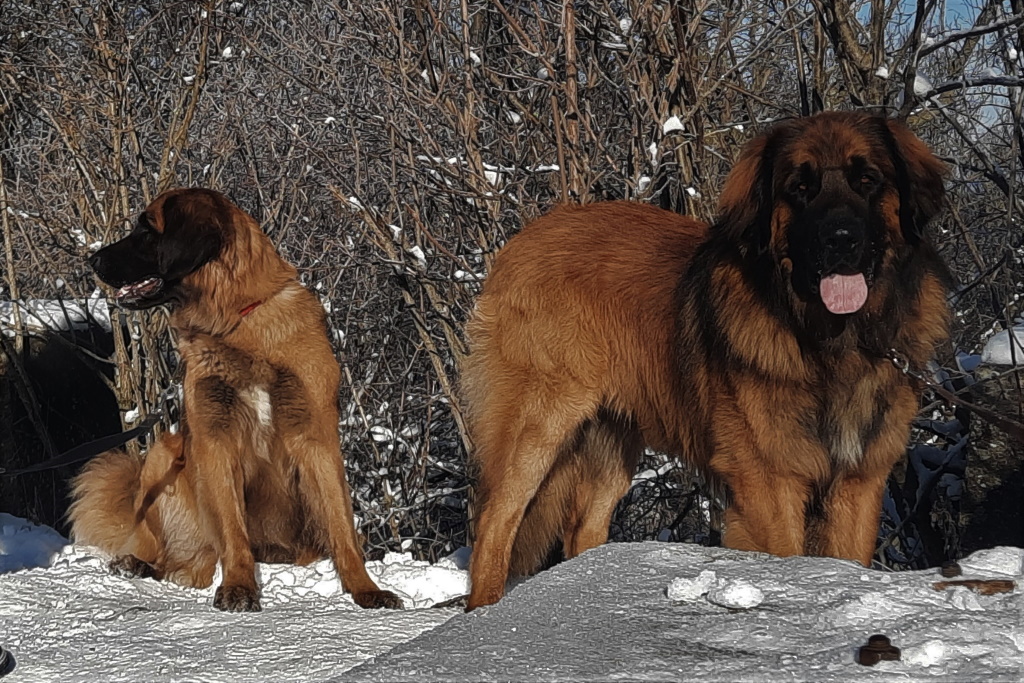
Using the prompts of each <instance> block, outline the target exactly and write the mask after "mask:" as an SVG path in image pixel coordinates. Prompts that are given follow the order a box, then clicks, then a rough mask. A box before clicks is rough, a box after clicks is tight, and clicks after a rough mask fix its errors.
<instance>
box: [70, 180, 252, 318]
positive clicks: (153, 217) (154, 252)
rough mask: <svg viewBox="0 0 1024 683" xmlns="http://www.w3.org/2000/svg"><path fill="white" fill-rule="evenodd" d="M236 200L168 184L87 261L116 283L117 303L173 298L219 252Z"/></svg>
mask: <svg viewBox="0 0 1024 683" xmlns="http://www.w3.org/2000/svg"><path fill="white" fill-rule="evenodd" d="M231 208H232V204H231V202H230V201H228V199H227V198H225V197H224V196H223V195H221V194H220V193H218V192H214V191H213V190H206V189H178V190H169V191H167V192H164V193H163V194H161V195H160V196H159V197H157V198H156V199H155V200H153V202H152V203H151V204H150V205H149V206H147V207H146V210H145V211H143V212H142V213H141V214H139V217H138V219H137V221H136V223H135V228H134V229H133V230H132V231H131V233H129V234H128V236H127V237H125V238H124V239H122V240H119V241H117V242H114V243H113V244H110V245H107V246H106V247H104V248H102V249H100V250H99V251H97V252H96V253H95V254H93V255H92V256H91V257H90V258H89V264H90V265H91V266H92V268H93V270H95V271H96V274H97V275H98V276H99V278H100V279H101V280H103V281H104V282H106V283H107V284H108V285H110V286H112V287H117V288H118V289H117V293H116V294H115V295H114V298H115V299H116V300H117V303H118V305H120V306H124V307H125V308H131V309H136V310H139V309H145V308H152V307H153V306H159V305H160V304H163V303H174V302H175V301H177V300H179V299H180V297H181V295H182V293H183V292H182V283H183V281H184V280H185V278H186V277H188V276H189V275H191V274H192V273H195V272H197V271H198V270H200V269H201V268H202V267H203V266H205V265H206V264H208V263H210V262H211V261H213V260H215V259H216V258H218V256H220V254H221V251H222V250H223V249H224V245H225V244H227V243H228V242H229V240H230V235H229V234H228V233H229V231H231V230H232V229H233V222H232V219H231Z"/></svg>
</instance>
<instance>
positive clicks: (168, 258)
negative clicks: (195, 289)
mask: <svg viewBox="0 0 1024 683" xmlns="http://www.w3.org/2000/svg"><path fill="white" fill-rule="evenodd" d="M220 203H221V200H220V197H219V196H217V195H214V194H213V193H209V192H199V191H192V192H186V193H182V194H177V195H172V196H170V197H168V198H167V199H166V200H164V202H163V204H162V205H161V207H160V214H161V215H160V218H161V223H162V227H163V235H164V238H163V239H161V240H160V243H159V247H158V248H157V260H158V262H159V264H160V272H161V274H162V275H163V277H164V279H166V280H170V281H174V280H180V279H181V278H183V277H185V276H186V275H188V274H190V273H194V272H195V271H197V270H199V269H200V268H202V267H203V266H204V265H206V264H207V263H209V262H210V261H212V260H214V259H216V258H217V257H218V256H219V255H220V252H221V249H222V248H223V246H224V243H225V235H224V232H225V231H226V230H229V229H230V220H229V216H226V215H225V211H223V210H222V207H221V206H220Z"/></svg>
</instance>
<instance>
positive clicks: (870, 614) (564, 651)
mask: <svg viewBox="0 0 1024 683" xmlns="http://www.w3.org/2000/svg"><path fill="white" fill-rule="evenodd" d="M1022 555H1024V551H1021V550H1018V549H1016V548H997V549H995V550H991V551H986V552H983V553H976V554H974V555H972V556H971V557H970V558H966V559H965V560H964V561H963V563H962V566H963V567H964V568H965V572H966V571H967V567H971V568H972V569H971V571H976V572H977V573H978V574H979V577H980V578H992V577H993V576H994V575H996V574H998V577H997V578H1005V575H1004V574H1003V572H1004V571H1005V570H1008V569H1009V570H1012V569H1013V568H1014V567H1015V566H1017V567H1018V568H1019V565H1015V564H1014V562H1020V558H1021V557H1022ZM1014 576H1015V578H1016V580H1017V582H1018V586H1017V588H1016V589H1015V590H1014V591H1013V592H1012V593H1005V594H999V595H991V596H982V595H978V594H975V593H970V595H971V596H972V598H974V600H975V601H976V605H977V606H978V607H979V608H980V609H978V610H974V609H965V608H964V607H963V606H961V605H958V604H957V603H956V601H954V600H951V599H950V597H951V595H952V594H956V593H961V592H964V593H966V590H965V589H963V588H955V589H952V590H950V591H945V592H939V591H936V590H935V589H934V588H933V584H934V583H935V582H937V581H941V580H942V577H941V576H940V575H939V572H938V570H935V569H932V570H925V571H916V572H900V573H887V572H878V571H871V570H867V569H865V568H863V567H861V566H860V565H859V564H855V563H853V562H847V561H842V560H835V559H827V558H814V557H789V558H777V557H769V556H766V555H761V554H757V553H744V552H739V551H733V550H726V549H722V548H704V547H700V546H694V545H684V544H674V543H673V544H667V543H653V542H648V543H637V544H627V543H613V544H609V545H605V546H602V547H600V548H595V549H594V550H590V551H588V552H586V553H583V554H582V555H580V556H579V557H577V558H576V559H574V560H572V561H570V562H565V563H562V564H560V565H558V566H556V567H554V568H553V569H550V570H548V571H546V572H543V573H541V574H538V575H537V576H535V577H533V578H532V579H530V580H529V581H526V582H524V583H522V584H520V585H518V586H517V587H515V588H514V589H513V590H512V591H511V592H510V593H509V594H508V595H506V596H505V598H504V599H503V600H502V601H501V602H499V603H498V604H496V605H492V606H490V607H486V608H482V609H479V610H476V611H475V612H472V613H470V614H468V615H465V616H461V615H460V616H459V617H456V618H454V619H451V620H450V621H448V622H446V623H445V624H443V625H441V626H439V627H438V628H436V629H434V630H432V631H430V632H428V633H424V634H423V635H421V636H419V637H418V638H415V639H413V640H410V641H409V642H407V643H403V644H401V645H399V646H397V647H396V648H395V649H393V650H391V651H390V652H388V653H387V654H384V655H380V656H378V657H377V658H376V659H374V660H373V661H371V662H367V663H365V664H362V665H360V666H358V667H356V668H354V669H352V670H350V671H348V672H347V673H346V674H345V677H344V678H345V680H346V681H353V680H356V681H402V680H430V681H457V680H459V681H461V680H474V681H507V680H514V681H551V680H573V681H598V680H600V681H607V680H712V681H725V680H728V681H768V680H798V681H826V680H827V681H851V680H857V681H891V680H897V679H899V680H931V679H942V680H999V681H1010V680H1013V681H1018V680H1020V674H1021V662H1022V661H1024V623H1022V622H1021V619H1020V615H1021V610H1022V609H1024V592H1022V589H1021V586H1020V580H1021V579H1022V577H1021V575H1020V573H1019V572H1018V573H1017V574H1015V575H1014ZM666 586H667V587H668V588H667V589H666ZM705 589H706V590H707V593H708V598H711V596H712V594H713V593H723V592H724V593H731V594H734V595H735V596H739V597H743V598H745V599H746V600H747V602H745V603H744V604H750V603H752V602H755V601H754V600H752V599H750V598H752V597H753V596H756V595H757V594H758V593H760V594H761V597H762V600H761V601H760V603H759V604H755V605H751V606H750V607H749V608H747V609H742V610H740V609H735V608H732V609H723V608H722V607H721V606H719V605H716V604H712V602H710V600H709V599H701V598H700V592H699V591H702V590H705ZM694 593H697V596H696V597H695V598H694V597H693V595H694ZM666 596H667V597H668V598H669V599H666ZM733 604H735V603H733ZM730 607H732V605H730ZM875 633H882V634H885V635H887V636H889V638H891V639H892V643H893V645H895V646H896V647H899V648H901V649H902V650H903V653H904V655H903V660H902V661H884V662H881V663H879V664H878V665H876V666H874V667H870V668H869V667H865V666H861V665H860V664H857V663H856V662H855V661H854V654H855V652H856V650H857V648H858V647H860V646H861V645H864V644H865V642H866V641H867V639H868V637H869V636H870V635H872V634H875Z"/></svg>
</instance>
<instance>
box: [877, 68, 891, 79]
mask: <svg viewBox="0 0 1024 683" xmlns="http://www.w3.org/2000/svg"><path fill="white" fill-rule="evenodd" d="M875 75H876V76H878V77H879V78H881V79H883V80H884V79H887V78H889V67H887V66H886V65H885V64H883V65H882V66H880V67H878V69H877V70H876V71H875Z"/></svg>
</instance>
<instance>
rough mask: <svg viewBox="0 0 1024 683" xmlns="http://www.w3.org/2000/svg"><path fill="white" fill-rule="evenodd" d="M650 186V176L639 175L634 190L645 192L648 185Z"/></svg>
mask: <svg viewBox="0 0 1024 683" xmlns="http://www.w3.org/2000/svg"><path fill="white" fill-rule="evenodd" d="M650 186H651V177H650V176H646V175H644V176H640V179H639V180H638V181H636V191H637V192H646V191H647V188H648V187H650Z"/></svg>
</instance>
